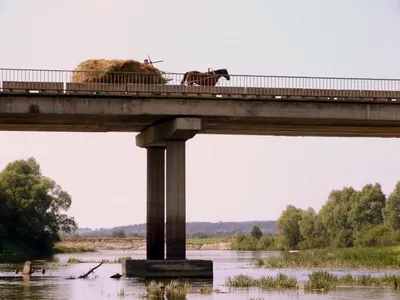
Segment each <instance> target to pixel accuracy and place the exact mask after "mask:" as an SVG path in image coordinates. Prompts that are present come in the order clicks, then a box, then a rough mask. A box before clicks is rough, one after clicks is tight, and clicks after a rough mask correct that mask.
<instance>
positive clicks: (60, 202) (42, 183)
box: [0, 158, 77, 255]
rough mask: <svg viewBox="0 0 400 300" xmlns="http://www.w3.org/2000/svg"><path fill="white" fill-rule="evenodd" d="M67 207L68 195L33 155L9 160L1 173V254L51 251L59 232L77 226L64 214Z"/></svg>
mask: <svg viewBox="0 0 400 300" xmlns="http://www.w3.org/2000/svg"><path fill="white" fill-rule="evenodd" d="M70 206H71V197H70V195H69V194H68V193H67V192H66V191H64V190H62V189H61V187H60V186H59V185H57V184H56V182H54V181H53V180H52V179H50V178H48V177H45V176H43V175H42V173H41V170H40V166H39V164H38V163H37V162H36V160H35V159H34V158H29V159H28V160H17V161H14V162H12V163H9V164H8V165H7V166H6V167H5V168H4V170H3V171H2V172H1V173H0V255H1V254H4V253H11V254H18V253H21V254H22V253H38V254H45V253H50V252H52V249H53V244H54V243H55V242H57V241H59V240H60V236H59V233H60V232H62V231H63V232H67V233H69V232H72V231H73V230H75V229H76V227H77V226H76V223H75V221H74V219H73V218H69V217H68V216H67V215H66V214H65V211H67V210H68V209H69V207H70Z"/></svg>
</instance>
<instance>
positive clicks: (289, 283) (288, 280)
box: [225, 274, 298, 289]
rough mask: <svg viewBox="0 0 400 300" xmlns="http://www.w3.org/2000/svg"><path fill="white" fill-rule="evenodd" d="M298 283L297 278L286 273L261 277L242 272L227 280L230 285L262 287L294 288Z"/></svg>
mask: <svg viewBox="0 0 400 300" xmlns="http://www.w3.org/2000/svg"><path fill="white" fill-rule="evenodd" d="M297 283H298V282H297V279H296V278H294V277H288V276H287V275H285V274H278V276H277V277H270V276H262V277H261V278H259V279H254V278H252V277H250V276H248V275H243V274H241V275H238V276H234V277H228V278H227V279H226V280H225V285H226V286H229V287H260V288H262V289H294V288H298V285H297Z"/></svg>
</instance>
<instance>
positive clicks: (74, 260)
mask: <svg viewBox="0 0 400 300" xmlns="http://www.w3.org/2000/svg"><path fill="white" fill-rule="evenodd" d="M127 259H132V257H130V256H127V257H120V258H116V259H113V260H110V259H103V260H80V259H78V258H75V257H70V258H68V263H70V264H99V263H101V262H103V264H121V263H122V262H123V261H124V260H127Z"/></svg>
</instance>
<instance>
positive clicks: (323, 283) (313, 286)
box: [304, 271, 338, 292]
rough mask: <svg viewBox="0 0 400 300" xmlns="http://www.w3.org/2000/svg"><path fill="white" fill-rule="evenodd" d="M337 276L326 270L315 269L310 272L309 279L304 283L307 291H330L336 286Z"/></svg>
mask: <svg viewBox="0 0 400 300" xmlns="http://www.w3.org/2000/svg"><path fill="white" fill-rule="evenodd" d="M337 282H338V280H337V277H335V276H334V275H332V274H330V273H328V272H326V271H315V272H312V273H311V274H308V281H307V282H306V283H305V284H304V290H305V291H318V292H328V291H330V290H333V289H335V288H336V285H337Z"/></svg>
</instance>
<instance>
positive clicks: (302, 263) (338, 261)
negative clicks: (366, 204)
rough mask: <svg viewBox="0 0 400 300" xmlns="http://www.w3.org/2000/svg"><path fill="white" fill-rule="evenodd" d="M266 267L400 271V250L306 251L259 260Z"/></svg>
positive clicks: (390, 248)
mask: <svg viewBox="0 0 400 300" xmlns="http://www.w3.org/2000/svg"><path fill="white" fill-rule="evenodd" d="M253 264H254V265H255V266H257V267H266V268H276V269H279V268H363V269H397V268H400V247H384V248H346V249H318V250H305V251H300V252H297V253H284V254H282V255H281V256H271V257H266V258H256V259H254V260H253Z"/></svg>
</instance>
